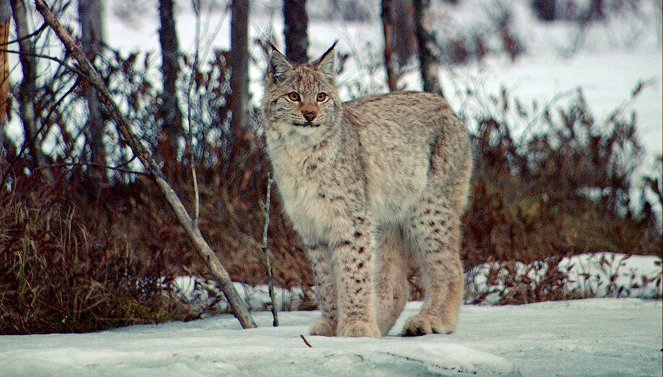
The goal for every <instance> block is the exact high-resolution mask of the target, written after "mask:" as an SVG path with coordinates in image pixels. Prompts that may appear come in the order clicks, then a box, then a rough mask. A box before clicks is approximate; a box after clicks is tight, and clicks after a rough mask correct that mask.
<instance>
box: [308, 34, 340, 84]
mask: <svg viewBox="0 0 663 377" xmlns="http://www.w3.org/2000/svg"><path fill="white" fill-rule="evenodd" d="M336 43H338V40H337V41H335V42H334V44H332V46H331V47H330V48H329V49H327V51H325V53H324V54H322V56H321V57H320V59H318V60H317V61H316V62H315V64H314V66H315V69H317V70H318V71H320V72H322V74H323V75H324V76H325V77H327V78H328V79H329V80H330V81H334V79H335V78H336V69H335V63H336V57H335V52H334V47H336Z"/></svg>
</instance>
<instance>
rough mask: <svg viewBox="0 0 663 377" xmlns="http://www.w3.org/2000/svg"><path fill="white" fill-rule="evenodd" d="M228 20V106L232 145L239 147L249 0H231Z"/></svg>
mask: <svg viewBox="0 0 663 377" xmlns="http://www.w3.org/2000/svg"><path fill="white" fill-rule="evenodd" d="M231 13H232V15H231V20H230V29H231V31H230V32H231V35H230V90H231V92H232V97H231V104H230V106H231V107H230V108H231V111H232V123H231V127H232V132H233V134H234V140H233V141H234V143H235V145H234V147H235V148H239V147H240V146H239V145H238V143H240V142H241V138H240V135H241V133H242V130H243V129H244V128H245V127H246V123H247V119H248V103H249V100H248V87H249V75H248V69H249V1H248V0H233V2H232V7H231Z"/></svg>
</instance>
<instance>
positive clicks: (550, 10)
mask: <svg viewBox="0 0 663 377" xmlns="http://www.w3.org/2000/svg"><path fill="white" fill-rule="evenodd" d="M556 3H557V1H556V0H532V7H533V8H534V11H535V12H536V15H537V16H538V17H539V18H540V19H541V20H543V21H555V18H556V16H557V14H556V7H557V4H556Z"/></svg>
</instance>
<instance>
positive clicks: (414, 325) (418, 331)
mask: <svg viewBox="0 0 663 377" xmlns="http://www.w3.org/2000/svg"><path fill="white" fill-rule="evenodd" d="M454 330H455V326H449V325H447V324H444V323H443V322H442V320H441V319H440V318H437V317H434V316H432V315H428V314H417V315H415V316H412V317H410V319H408V320H407V321H406V322H405V326H403V336H420V335H426V334H451V333H452V332H453V331H454Z"/></svg>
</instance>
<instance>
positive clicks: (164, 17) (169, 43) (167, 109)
mask: <svg viewBox="0 0 663 377" xmlns="http://www.w3.org/2000/svg"><path fill="white" fill-rule="evenodd" d="M159 20H160V21H161V29H159V42H160V43H161V57H162V67H161V70H162V72H163V75H162V77H163V92H162V101H161V116H162V119H163V124H162V128H161V134H160V138H159V139H160V140H159V152H160V155H161V158H162V159H163V161H164V170H165V172H166V175H167V176H171V177H172V176H173V175H177V172H176V167H177V149H178V142H177V141H178V138H179V137H180V136H181V134H182V112H181V111H180V105H179V101H178V99H177V79H178V77H179V74H180V64H179V54H180V49H179V42H178V40H177V30H176V28H175V14H174V12H173V0H159Z"/></svg>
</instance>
